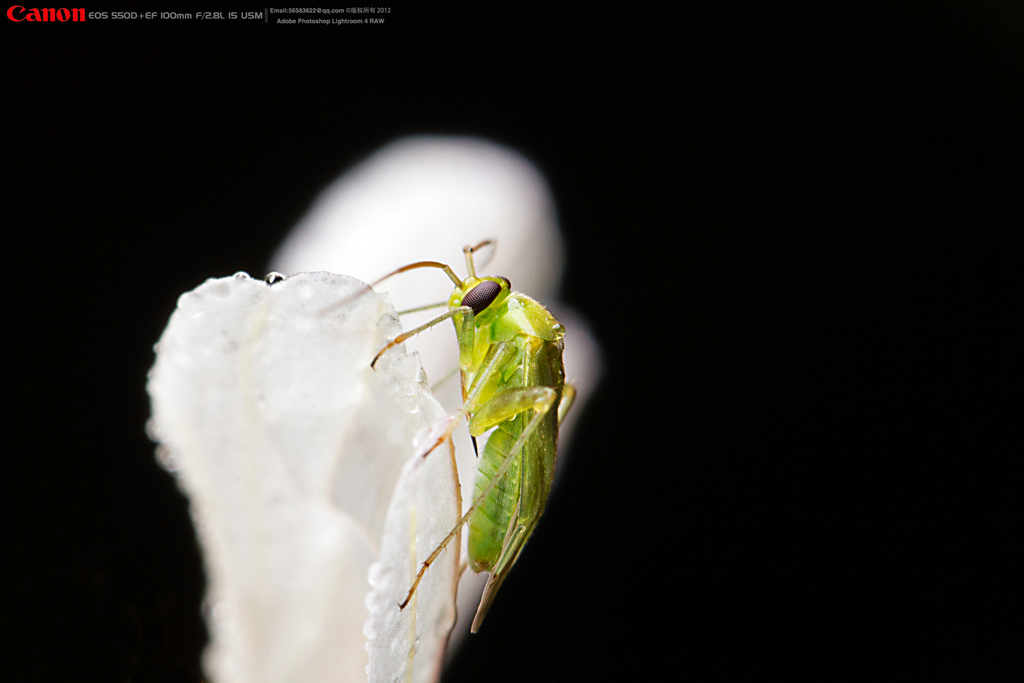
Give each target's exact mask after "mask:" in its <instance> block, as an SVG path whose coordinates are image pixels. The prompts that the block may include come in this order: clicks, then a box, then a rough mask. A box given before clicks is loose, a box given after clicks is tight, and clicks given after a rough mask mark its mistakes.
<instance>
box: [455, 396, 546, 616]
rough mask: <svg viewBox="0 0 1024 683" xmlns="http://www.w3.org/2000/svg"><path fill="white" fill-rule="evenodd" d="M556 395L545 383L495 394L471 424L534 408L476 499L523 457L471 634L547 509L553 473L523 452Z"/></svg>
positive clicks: (481, 425) (484, 424)
mask: <svg viewBox="0 0 1024 683" xmlns="http://www.w3.org/2000/svg"><path fill="white" fill-rule="evenodd" d="M557 397H558V394H557V393H556V392H555V390H554V389H553V388H551V387H545V386H533V387H521V388H515V389H508V390H507V391H504V392H502V393H500V394H498V395H496V396H494V398H492V399H491V400H490V401H488V402H487V404H485V405H484V406H482V407H481V409H480V410H479V411H477V413H475V414H474V415H473V420H472V422H471V424H470V429H471V431H475V430H476V429H486V428H487V427H488V426H490V425H492V424H497V423H498V422H501V421H503V420H506V419H508V418H509V417H512V416H514V415H518V414H519V413H521V412H523V411H525V410H530V409H533V410H534V411H535V412H534V414H533V417H532V418H530V421H529V422H528V423H527V425H526V427H525V428H524V429H523V432H522V434H520V435H519V438H518V439H516V441H515V443H514V444H513V445H512V447H511V448H510V449H509V451H508V454H507V455H506V456H505V460H504V462H502V464H501V467H499V468H498V471H497V472H495V473H494V476H493V477H492V478H491V480H490V481H489V482H488V485H487V487H486V488H485V489H484V491H482V492H481V495H480V496H479V497H478V498H477V499H476V500H474V501H473V503H474V505H479V504H480V503H481V502H483V500H484V498H486V497H487V496H489V495H490V492H491V490H493V488H494V486H496V485H497V483H498V481H500V480H501V478H502V477H504V476H505V474H506V473H507V472H508V466H509V463H511V462H513V461H514V460H515V459H516V458H520V459H521V460H522V465H521V470H522V475H521V478H520V482H519V498H518V500H517V501H516V507H515V511H514V512H513V514H512V516H511V517H510V524H509V527H508V531H507V532H506V534H505V539H504V541H503V542H502V547H501V554H500V555H499V556H498V560H497V561H496V562H495V563H494V566H493V567H492V568H491V575H490V577H488V579H487V584H486V585H485V586H484V594H483V597H481V598H480V605H479V606H478V607H477V610H476V616H474V617H473V625H472V626H471V627H470V631H471V632H472V633H476V631H477V629H479V628H480V624H482V623H483V620H484V617H485V616H486V615H487V611H488V609H490V606H491V603H492V602H493V601H494V596H495V595H497V593H498V589H499V588H501V584H502V583H503V582H504V581H505V577H506V576H508V572H509V570H510V569H511V568H512V565H514V564H515V563H516V560H517V559H519V553H520V552H522V549H523V547H524V546H525V544H526V540H527V539H528V538H529V537H530V534H531V533H533V528H534V526H536V524H537V520H538V519H539V518H540V513H541V511H542V510H543V509H544V503H545V501H546V500H547V492H548V491H549V490H550V487H551V481H550V477H551V472H545V469H544V466H543V465H541V464H540V463H538V462H536V461H535V459H528V458H526V456H521V455H520V454H521V453H522V450H523V448H524V447H525V445H526V443H527V440H528V439H529V438H530V436H531V435H532V434H533V433H534V432H535V431H536V430H537V429H538V428H539V427H540V426H541V424H543V422H544V419H545V416H546V415H547V414H548V412H550V410H551V409H552V408H553V407H554V404H555V400H556V398H557Z"/></svg>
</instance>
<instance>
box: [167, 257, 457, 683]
mask: <svg viewBox="0 0 1024 683" xmlns="http://www.w3.org/2000/svg"><path fill="white" fill-rule="evenodd" d="M361 287H362V284H361V283H359V282H358V281H355V280H353V279H351V278H347V277H344V276H338V275H330V274H327V273H311V274H305V275H300V276H296V277H292V278H289V279H287V280H285V281H283V282H281V283H279V284H276V285H274V286H268V285H267V284H265V283H263V282H262V281H258V280H253V279H250V278H249V277H248V276H245V275H244V274H240V275H237V276H234V277H229V278H222V279H217V280H209V281H207V282H206V283H205V284H203V285H201V286H200V287H198V288H197V289H196V290H194V291H193V292H190V293H188V294H185V295H183V296H182V297H181V299H180V300H179V302H178V309H177V310H176V311H175V313H174V314H173V316H172V317H171V320H170V323H169V324H168V327H167V329H166V330H165V332H164V334H163V336H162V337H161V338H160V342H159V344H158V345H157V361H156V364H155V365H154V367H153V369H152V371H151V373H150V381H149V385H148V390H149V393H150V396H151V398H152V402H153V426H152V429H151V432H152V433H153V434H154V435H155V437H156V438H158V439H159V440H160V441H162V444H163V445H162V446H161V450H162V451H163V453H164V459H165V462H170V463H171V465H172V468H173V469H174V470H175V472H176V473H177V474H178V476H179V481H180V484H181V486H182V488H183V489H184V490H185V492H186V493H187V494H188V496H189V498H190V500H191V502H192V513H193V516H194V518H195V521H196V526H197V529H198V533H199V537H200V541H201V543H202V545H203V550H204V556H205V561H206V565H207V573H208V588H209V602H210V605H211V606H212V609H211V612H212V614H211V619H210V629H211V644H210V647H209V648H208V649H207V652H206V660H205V666H206V669H207V672H208V673H209V675H211V676H212V677H213V678H214V679H215V680H217V681H218V683H232V682H237V683H262V682H264V681H266V682H268V683H269V682H271V681H272V682H274V683H287V682H292V681H294V682H296V683H298V682H300V681H301V682H303V683H310V682H316V681H335V680H362V679H365V677H366V667H367V664H368V654H367V652H366V649H365V642H366V641H365V638H364V636H363V624H364V622H365V621H366V619H367V616H368V611H367V608H366V604H365V601H366V595H367V594H368V592H369V590H370V585H369V581H368V578H367V575H368V571H369V568H370V566H371V563H373V562H374V560H375V559H376V557H377V556H378V553H379V551H380V548H379V547H378V544H379V543H380V540H381V538H382V537H383V535H384V529H385V526H386V525H387V524H388V522H387V521H386V515H387V512H388V505H389V503H390V500H391V498H392V496H391V493H392V492H393V491H394V490H395V487H396V484H397V482H398V478H399V474H400V473H401V471H402V467H403V466H404V464H405V463H406V462H407V461H408V459H409V455H410V453H411V452H412V449H413V448H414V443H413V442H414V437H415V435H416V434H417V433H418V432H420V431H423V430H425V429H427V428H428V427H429V426H430V425H432V424H434V423H435V422H436V421H437V420H438V419H439V418H440V417H441V416H442V415H443V413H442V410H441V408H440V406H439V405H438V404H437V402H436V401H434V400H433V399H432V398H431V397H430V395H429V392H428V391H427V390H426V388H425V387H424V386H423V384H422V383H421V379H422V370H421V368H420V366H419V363H418V362H417V361H416V359H415V357H412V356H409V355H407V354H406V353H405V352H404V350H403V349H402V348H401V347H398V348H396V349H392V350H391V351H389V353H388V354H386V356H385V357H383V358H382V359H381V361H380V362H379V363H378V364H377V371H374V370H371V369H370V367H369V363H370V359H371V358H372V357H373V356H374V354H375V353H376V352H377V351H378V350H379V349H380V348H381V347H382V346H383V345H384V344H385V343H386V342H387V340H388V339H389V338H391V337H393V336H394V335H395V334H397V333H398V332H399V325H398V319H397V317H396V316H395V315H394V311H393V309H392V308H391V306H390V304H389V303H388V302H387V301H386V299H385V298H383V297H380V296H378V295H376V294H373V293H369V294H367V295H365V296H363V297H360V298H358V299H356V300H355V301H354V302H352V303H351V304H349V305H347V306H345V307H344V308H342V309H340V310H333V311H331V312H330V314H328V315H324V314H323V313H322V312H323V311H324V309H325V308H328V307H330V306H332V305H333V304H337V303H338V302H339V301H342V300H344V299H346V298H347V297H348V296H349V295H350V294H351V293H353V292H355V291H358V290H359V289H360V288H361ZM439 461H441V462H442V466H436V467H435V468H433V469H430V468H423V471H422V473H421V474H420V475H419V476H420V481H419V483H418V485H420V486H431V487H440V488H441V489H443V488H444V487H445V486H448V487H450V486H451V485H452V484H451V474H450V473H448V475H447V478H445V475H444V473H443V471H442V470H443V469H444V468H443V459H439ZM435 471H439V472H440V474H436V473H435ZM433 476H440V477H441V480H440V481H432V480H431V477H433ZM448 507H449V508H450V510H449V513H448V514H449V517H450V518H451V519H450V520H446V521H445V523H447V524H449V525H450V524H451V523H452V522H451V520H453V519H454V518H455V517H456V515H457V508H456V506H455V505H454V504H449V505H448ZM429 597H431V593H430V592H429V590H427V591H423V593H422V599H424V600H427V602H428V603H429V600H428V598H429ZM451 597H452V596H451V592H450V590H449V591H448V592H447V593H446V594H444V595H443V596H441V599H440V604H442V605H444V604H448V605H450V603H451ZM396 611H397V608H396Z"/></svg>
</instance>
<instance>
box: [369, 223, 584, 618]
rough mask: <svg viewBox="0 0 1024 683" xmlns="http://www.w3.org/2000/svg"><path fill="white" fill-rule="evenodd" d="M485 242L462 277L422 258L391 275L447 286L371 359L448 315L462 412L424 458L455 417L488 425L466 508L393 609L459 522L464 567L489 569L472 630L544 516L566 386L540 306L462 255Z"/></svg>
mask: <svg viewBox="0 0 1024 683" xmlns="http://www.w3.org/2000/svg"><path fill="white" fill-rule="evenodd" d="M488 244H490V242H483V243H481V244H479V245H477V246H476V247H466V248H465V250H464V251H465V254H466V267H467V269H468V270H469V277H467V278H466V279H465V280H461V279H459V278H458V276H457V275H455V273H454V272H453V271H452V270H451V268H449V267H448V266H445V265H444V264H440V263H436V262H432V261H423V262H419V263H414V264H411V265H409V266H405V267H404V268H401V269H399V270H397V271H395V273H392V274H391V275H394V274H396V273H399V272H403V271H405V270H409V269H411V268H422V267H435V268H442V269H443V270H445V272H446V273H447V274H448V276H449V278H451V279H452V281H453V282H455V283H456V287H455V290H454V291H453V292H452V295H451V296H450V297H449V299H448V301H447V302H445V304H446V305H447V307H448V312H447V313H445V314H444V315H442V316H440V317H438V318H435V319H434V320H432V321H430V322H428V323H426V324H424V325H421V326H420V327H418V328H416V329H414V330H410V331H409V332H406V333H404V334H402V335H399V336H398V337H397V338H396V339H395V340H393V341H392V342H391V343H389V344H388V345H387V346H386V347H385V348H384V349H382V350H381V352H380V354H378V355H377V358H379V357H380V355H381V354H383V353H384V351H386V350H387V349H388V348H390V347H391V346H394V345H395V344H398V343H400V342H401V341H404V340H405V339H408V338H409V337H410V336H412V335H414V334H416V333H418V332H420V331H422V330H424V329H426V328H427V327H430V326H432V325H435V324H437V323H439V322H441V321H443V320H445V319H447V318H452V319H453V321H454V323H455V330H456V334H457V336H458V339H459V369H460V372H461V379H462V396H463V406H462V408H461V409H460V410H459V411H458V412H457V413H456V415H455V416H454V417H455V419H453V420H451V421H450V422H449V425H451V426H449V427H448V428H447V430H446V433H443V434H441V435H440V436H439V438H438V439H437V441H436V443H434V444H432V445H430V448H429V450H428V451H427V453H429V451H430V450H433V448H435V447H436V446H438V445H440V444H441V443H443V441H444V440H445V439H447V438H448V436H449V435H450V433H451V428H452V426H453V425H454V424H455V421H456V420H457V419H459V418H461V417H466V418H467V419H468V420H469V431H470V434H471V435H472V436H473V437H474V439H475V437H477V436H480V435H482V434H483V433H485V432H486V431H487V430H489V429H491V428H492V427H494V428H495V429H494V430H493V431H492V432H491V434H490V436H489V437H488V439H487V442H486V444H485V445H484V448H483V453H482V457H481V459H480V464H479V468H478V472H477V479H476V486H475V490H474V496H473V503H472V505H471V506H470V509H469V511H468V512H467V513H466V515H465V516H464V517H463V518H462V519H461V520H460V521H459V523H458V525H457V526H456V528H455V529H453V530H452V532H451V533H450V534H448V537H447V538H446V539H445V540H444V541H443V542H442V543H441V545H440V546H439V547H438V548H437V549H436V550H435V551H434V552H433V553H432V554H431V555H430V556H429V557H428V558H427V560H426V561H425V562H424V563H423V566H422V568H421V569H420V572H419V574H418V575H417V577H416V581H415V582H414V583H413V585H412V588H411V589H410V591H409V595H408V596H407V597H406V600H405V602H403V603H402V605H400V607H405V605H406V604H408V601H409V598H410V597H411V596H412V594H413V592H414V591H415V590H416V586H417V585H418V584H419V581H420V579H421V578H422V576H423V573H424V572H425V571H426V569H427V567H429V566H430V564H431V563H432V562H433V561H434V559H436V557H437V556H438V555H439V554H440V552H441V551H442V550H443V549H444V547H445V546H446V545H447V544H448V543H449V542H450V541H451V540H452V539H453V538H455V537H456V536H457V534H458V532H459V530H460V529H461V527H462V525H463V524H464V523H466V522H468V523H469V542H468V547H469V562H468V563H469V566H470V567H471V568H472V569H473V571H474V572H482V571H487V572H490V573H491V576H490V578H489V579H488V581H487V585H486V587H485V588H484V594H483V597H482V598H481V600H480V606H479V608H478V609H477V613H476V617H475V618H474V620H473V625H472V631H473V632H474V633H475V632H476V630H477V629H478V628H479V626H480V624H481V622H482V621H483V618H484V616H485V615H486V613H487V610H488V608H489V607H490V605H491V602H492V601H493V600H494V596H495V595H496V594H497V592H498V589H499V588H500V587H501V584H502V582H503V581H504V580H505V577H506V576H508V572H509V570H510V569H511V568H512V566H513V565H514V564H515V562H516V560H517V559H518V557H519V553H520V552H521V551H522V549H523V546H524V545H525V544H526V541H527V539H529V537H530V534H532V533H533V530H534V528H535V527H536V525H537V521H538V520H539V519H540V516H541V513H543V511H544V506H545V504H546V503H547V499H548V495H549V494H550V492H551V485H552V482H553V481H554V471H555V456H556V453H557V444H558V425H559V422H560V421H561V419H562V418H563V417H564V416H565V413H566V411H567V410H568V409H569V406H570V405H571V403H572V399H573V397H574V396H575V390H574V389H573V387H572V385H569V384H566V383H565V373H564V369H563V366H562V336H563V334H564V333H565V330H564V328H563V327H562V325H560V324H559V323H558V321H557V320H555V318H554V317H553V316H552V315H551V314H550V313H548V311H547V310H546V309H545V308H544V307H543V306H542V305H540V304H539V303H537V302H536V301H534V300H533V299H531V298H530V297H528V296H526V295H525V294H521V293H519V292H513V291H512V289H511V284H510V283H509V281H508V280H506V279H505V278H503V277H483V278H478V277H477V276H476V273H475V269H474V266H473V258H472V254H473V252H474V251H475V250H477V249H479V248H480V247H482V246H485V245H488ZM385 277H390V275H389V276H385ZM376 360H377V359H376V358H375V359H374V362H376Z"/></svg>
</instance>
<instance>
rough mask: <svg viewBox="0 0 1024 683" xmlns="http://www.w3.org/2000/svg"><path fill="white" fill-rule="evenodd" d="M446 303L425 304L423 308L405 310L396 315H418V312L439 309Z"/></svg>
mask: <svg viewBox="0 0 1024 683" xmlns="http://www.w3.org/2000/svg"><path fill="white" fill-rule="evenodd" d="M447 305H448V301H447V299H446V300H445V301H438V302H437V303H436V304H427V305H425V306H417V307H416V308H407V309H405V310H404V311H399V312H398V315H405V314H407V313H419V312H420V311H429V310H430V309H431V308H441V307H442V306H447Z"/></svg>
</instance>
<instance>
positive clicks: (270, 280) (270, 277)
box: [263, 270, 284, 286]
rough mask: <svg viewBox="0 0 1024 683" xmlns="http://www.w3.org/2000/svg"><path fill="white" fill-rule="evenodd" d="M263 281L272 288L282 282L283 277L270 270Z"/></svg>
mask: <svg viewBox="0 0 1024 683" xmlns="http://www.w3.org/2000/svg"><path fill="white" fill-rule="evenodd" d="M263 281H264V282H266V283H267V284H268V285H271V286H273V285H276V284H277V283H278V282H282V281H284V275H281V273H278V272H277V271H274V270H272V271H270V272H269V273H267V274H266V275H265V276H264V277H263Z"/></svg>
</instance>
